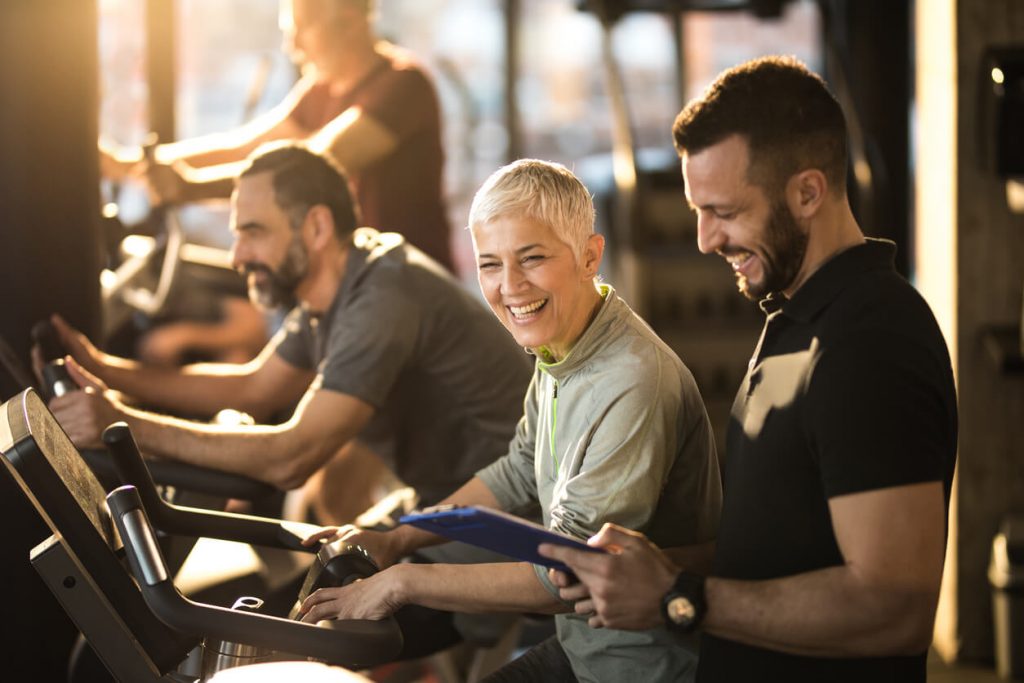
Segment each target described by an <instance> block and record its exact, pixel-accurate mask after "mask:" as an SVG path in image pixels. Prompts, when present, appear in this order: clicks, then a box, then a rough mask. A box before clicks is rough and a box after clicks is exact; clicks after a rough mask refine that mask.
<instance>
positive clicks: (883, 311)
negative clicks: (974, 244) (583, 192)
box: [544, 57, 957, 682]
mask: <svg viewBox="0 0 1024 683" xmlns="http://www.w3.org/2000/svg"><path fill="white" fill-rule="evenodd" d="M673 134H674V136H675V141H676V146H677V148H678V150H679V152H680V155H681V157H682V162H683V175H684V177H685V179H686V193H687V198H688V200H689V202H690V204H691V206H692V207H693V208H694V210H695V211H696V212H697V215H698V243H699V246H700V249H701V251H702V252H704V253H712V252H714V253H717V254H718V255H720V256H722V257H723V258H725V259H726V261H727V262H728V263H729V264H730V266H732V268H733V270H734V272H735V274H736V277H737V283H738V285H739V289H740V291H741V292H743V293H744V294H745V295H746V296H748V297H750V298H758V299H761V307H762V309H763V310H764V312H765V314H766V316H767V320H766V323H765V327H764V331H763V333H762V335H761V339H760V341H759V342H758V345H757V348H756V349H755V351H754V355H753V357H752V358H751V360H750V365H749V370H748V372H747V376H746V377H745V378H744V380H743V384H742V386H741V387H740V390H739V393H738V395H737V398H736V401H735V403H734V405H733V410H732V417H731V421H730V425H729V432H728V438H727V457H726V459H725V466H724V477H723V488H724V492H725V498H724V506H723V511H722V521H721V527H720V530H719V536H718V543H717V548H716V553H715V559H714V563H713V567H712V570H711V573H710V575H709V576H708V577H707V578H706V579H705V578H704V577H702V576H699V575H697V574H695V573H690V572H689V571H683V572H679V570H678V568H677V567H676V566H675V565H674V564H673V563H672V562H670V561H669V556H670V555H671V553H670V554H669V556H666V555H665V554H664V553H662V552H661V551H659V550H658V549H657V548H655V547H654V546H653V545H651V544H650V543H648V542H647V541H646V539H644V538H643V537H642V536H640V535H638V534H635V533H632V532H626V531H625V530H622V529H618V528H615V527H610V526H609V527H606V528H605V529H603V530H602V531H601V532H600V533H599V534H598V535H597V536H595V537H594V538H593V539H592V540H591V543H592V544H595V545H602V546H617V548H618V551H617V552H615V553H613V554H609V555H603V556H598V555H593V554H590V553H574V552H571V551H566V550H564V549H559V548H549V547H547V546H545V547H544V551H545V552H547V553H549V554H550V555H551V556H553V557H558V558H560V559H563V560H564V561H566V562H567V563H568V564H569V565H570V566H571V567H572V568H573V569H574V570H575V572H576V574H577V575H578V576H579V577H580V579H581V580H582V584H581V585H575V586H570V585H568V582H567V581H566V578H565V577H564V576H558V577H556V579H557V580H559V581H561V583H562V585H564V586H566V587H565V588H563V590H562V597H563V598H565V599H568V600H577V601H578V602H577V610H578V611H581V612H588V611H594V612H595V614H594V616H593V617H592V619H591V624H592V625H594V626H606V627H614V628H649V627H651V626H652V625H653V624H654V623H657V622H659V621H662V622H663V623H666V625H667V626H668V627H669V628H675V629H679V630H688V629H692V628H694V627H696V626H697V625H698V624H702V626H703V628H704V635H703V639H702V645H701V661H700V665H699V669H698V675H697V679H698V681H873V682H877V681H901V682H902V681H924V680H925V652H926V650H927V648H928V645H929V643H930V642H931V634H932V624H933V620H934V614H935V606H936V603H937V600H938V593H939V584H940V581H941V578H942V565H943V556H944V552H945V539H946V515H947V508H948V501H949V488H950V484H951V481H952V476H953V467H954V464H955V459H956V435H957V413H956V395H955V390H954V385H953V374H952V370H951V367H950V361H949V354H948V351H947V349H946V345H945V342H944V341H943V338H942V334H941V332H940V331H939V328H938V325H937V324H936V322H935V319H934V317H933V316H932V313H931V311H930V310H929V308H928V306H927V304H926V303H925V302H924V301H923V299H922V298H921V297H920V296H919V295H918V294H917V292H916V291H915V290H914V289H913V288H912V287H911V286H910V285H909V284H908V283H907V282H906V281H905V280H904V279H903V278H902V277H900V276H899V275H898V274H897V273H896V272H895V270H894V269H893V254H894V253H895V245H893V244H892V243H890V242H884V241H880V240H871V239H866V238H865V237H864V235H863V233H862V232H861V230H860V228H859V226H858V225H857V223H856V221H855V219H854V218H853V215H852V213H851V211H850V206H849V202H848V200H847V197H846V192H845V183H846V162H847V158H846V126H845V121H844V119H843V115H842V112H841V110H840V108H839V105H838V104H837V102H836V101H835V99H834V98H833V97H832V96H831V94H830V93H829V92H828V90H827V89H826V87H825V85H824V83H823V82H822V81H821V79H820V78H818V77H817V76H815V75H814V74H812V73H810V72H809V71H808V70H807V69H806V67H804V66H803V65H802V64H800V63H799V62H797V61H796V60H793V59H787V58H775V57H771V58H764V59H759V60H755V61H753V62H750V63H747V64H744V65H741V66H739V67H736V68H733V69H730V70H728V71H726V72H725V73H723V74H722V75H721V76H720V77H719V78H718V80H717V81H716V82H715V83H714V84H713V85H712V86H711V87H710V88H709V90H708V91H707V92H706V93H705V95H704V96H703V97H702V98H701V99H699V100H696V101H694V102H691V103H690V104H689V105H688V106H687V107H686V108H685V109H684V110H683V112H682V113H681V114H680V115H679V117H678V118H677V119H676V123H675V126H674V128H673ZM684 568H685V567H684Z"/></svg>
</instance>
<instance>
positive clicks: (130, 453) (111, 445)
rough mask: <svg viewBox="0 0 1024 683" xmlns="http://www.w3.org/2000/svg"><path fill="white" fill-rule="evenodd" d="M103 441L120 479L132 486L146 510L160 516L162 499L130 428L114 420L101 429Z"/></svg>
mask: <svg viewBox="0 0 1024 683" xmlns="http://www.w3.org/2000/svg"><path fill="white" fill-rule="evenodd" d="M102 439H103V443H104V444H105V445H106V446H107V449H108V450H109V451H110V454H111V455H112V456H113V457H114V467H115V468H116V469H117V474H118V476H119V477H121V481H123V482H124V483H126V484H130V485H132V486H134V487H135V488H136V489H137V490H138V495H139V497H140V498H141V499H142V503H143V504H144V505H145V507H146V510H148V511H149V513H150V514H152V515H157V516H158V517H159V516H160V513H161V511H162V510H163V507H164V501H163V499H162V498H161V497H160V493H159V492H158V491H157V490H156V484H155V483H154V482H153V476H152V475H151V474H150V473H149V468H148V467H146V462H145V461H144V460H143V459H142V453H140V452H139V446H138V444H137V443H135V437H134V436H132V430H131V429H130V428H129V427H128V425H127V424H126V423H124V422H115V423H114V424H112V425H110V426H109V427H107V428H106V429H104V430H103V436H102Z"/></svg>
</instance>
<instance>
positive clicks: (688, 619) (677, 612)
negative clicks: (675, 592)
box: [668, 595, 697, 626]
mask: <svg viewBox="0 0 1024 683" xmlns="http://www.w3.org/2000/svg"><path fill="white" fill-rule="evenodd" d="M668 618H669V619H671V620H672V623H674V624H679V625H680V626H686V625H687V624H690V623H692V622H693V620H694V619H696V618H697V608H696V607H694V606H693V603H692V602H690V600H689V598H685V597H683V596H681V595H679V596H676V597H674V598H672V599H671V600H669V602H668Z"/></svg>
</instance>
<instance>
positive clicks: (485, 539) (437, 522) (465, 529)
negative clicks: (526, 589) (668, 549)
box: [398, 505, 606, 574]
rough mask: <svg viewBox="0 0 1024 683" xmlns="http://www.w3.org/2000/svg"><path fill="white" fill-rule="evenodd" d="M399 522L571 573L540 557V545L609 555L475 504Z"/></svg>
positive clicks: (442, 507) (440, 509) (435, 510)
mask: <svg viewBox="0 0 1024 683" xmlns="http://www.w3.org/2000/svg"><path fill="white" fill-rule="evenodd" d="M398 521H399V522H400V523H401V524H411V525H413V526H415V527H418V528H420V529H423V530H425V531H429V532H431V533H434V534H437V535H439V536H444V537H445V538H450V539H451V540H453V541H461V542H463V543H469V544H470V545H475V546H479V547H481V548H487V549H488V550H493V551H495V552H497V553H501V554H502V555H508V556H509V557H512V558H515V559H517V560H522V561H523V562H530V563H532V564H539V565H543V566H545V567H552V568H554V569H559V570H561V571H564V572H569V573H570V574H571V573H572V572H571V570H570V569H569V568H568V567H566V566H565V565H564V564H562V563H561V562H558V561H557V560H552V559H549V558H547V557H541V556H540V555H539V554H537V546H539V545H540V544H541V543H553V544H556V545H564V546H567V547H569V548H575V549H576V550H585V551H587V552H592V553H603V552H606V551H605V550H604V549H602V548H592V547H591V546H589V545H587V544H586V543H584V542H583V541H581V540H579V539H578V538H573V537H572V536H569V535H567V534H563V533H559V532H557V531H552V530H550V529H545V528H544V527H542V526H541V525H540V524H535V523H533V522H530V521H527V520H525V519H522V518H520V517H516V516H514V515H510V514H508V513H505V512H501V511H499V510H491V509H490V508H482V507H476V506H473V505H469V506H465V507H462V506H456V505H439V506H436V507H432V508H425V509H424V510H422V511H420V512H415V513H413V514H410V515H404V516H402V517H401V518H399V520H398Z"/></svg>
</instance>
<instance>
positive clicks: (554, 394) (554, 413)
mask: <svg viewBox="0 0 1024 683" xmlns="http://www.w3.org/2000/svg"><path fill="white" fill-rule="evenodd" d="M551 382H552V386H553V387H554V388H553V389H552V391H551V458H552V460H554V463H555V471H554V472H553V473H552V474H553V475H554V476H555V477H556V478H557V477H558V470H559V469H560V467H559V464H558V451H556V450H555V428H556V427H557V426H558V380H556V379H554V378H552V380H551Z"/></svg>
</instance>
